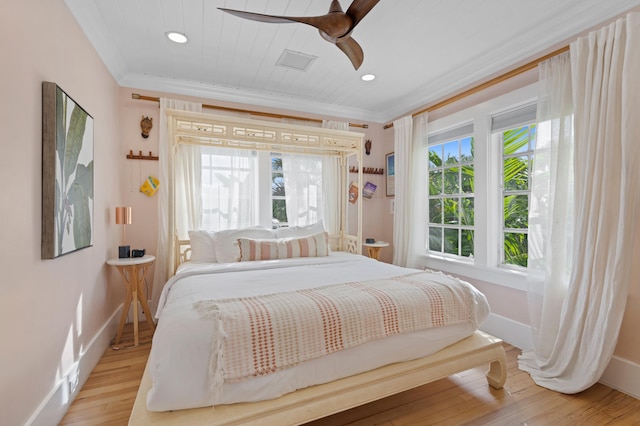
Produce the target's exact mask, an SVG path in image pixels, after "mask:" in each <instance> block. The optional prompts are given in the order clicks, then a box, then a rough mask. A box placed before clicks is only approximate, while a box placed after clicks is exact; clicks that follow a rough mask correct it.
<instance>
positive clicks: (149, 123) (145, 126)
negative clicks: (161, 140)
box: [140, 115, 153, 139]
mask: <svg viewBox="0 0 640 426" xmlns="http://www.w3.org/2000/svg"><path fill="white" fill-rule="evenodd" d="M152 127H153V118H151V117H145V116H144V115H143V116H142V120H140V129H142V133H141V134H140V135H141V136H142V137H143V138H145V139H146V138H148V137H149V132H150V131H151V128H152Z"/></svg>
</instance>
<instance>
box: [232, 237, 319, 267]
mask: <svg viewBox="0 0 640 426" xmlns="http://www.w3.org/2000/svg"><path fill="white" fill-rule="evenodd" d="M238 244H239V246H240V262H246V261H251V260H273V259H290V258H292V257H321V256H329V234H327V233H326V232H322V233H319V234H315V235H309V236H307V237H301V238H278V239H275V240H262V239H252V238H238Z"/></svg>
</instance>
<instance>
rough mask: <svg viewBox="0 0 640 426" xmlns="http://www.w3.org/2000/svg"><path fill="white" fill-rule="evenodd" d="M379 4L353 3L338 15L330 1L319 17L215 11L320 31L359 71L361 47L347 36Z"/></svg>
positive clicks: (337, 5)
mask: <svg viewBox="0 0 640 426" xmlns="http://www.w3.org/2000/svg"><path fill="white" fill-rule="evenodd" d="M378 1H380V0H354V1H353V2H352V3H351V6H349V8H348V9H347V13H344V12H343V11H342V7H341V6H340V2H339V1H338V0H332V1H331V7H330V8H329V13H327V14H326V15H321V16H308V17H305V16H302V17H295V16H274V15H263V14H260V13H252V12H244V11H241V10H233V9H225V8H222V7H219V8H218V9H220V10H222V11H224V12H227V13H230V14H232V15H235V16H238V17H240V18H245V19H251V20H252V21H258V22H266V23H270V24H290V23H294V22H298V23H302V24H307V25H311V26H312V27H315V28H317V29H318V31H320V35H321V36H322V38H323V39H325V40H327V41H328V42H330V43H333V44H335V45H336V46H338V49H340V50H342V51H343V52H344V53H345V55H347V57H348V58H349V60H350V61H351V63H352V64H353V67H354V68H355V69H358V68H360V65H362V61H363V60H364V53H363V51H362V47H360V45H359V44H358V43H357V42H356V41H355V40H354V39H353V38H352V37H351V32H352V31H353V29H354V28H355V26H356V25H358V23H359V22H360V21H361V20H362V19H363V18H364V17H365V16H366V15H367V13H369V11H371V9H373V7H374V6H375V5H376V4H377V3H378Z"/></svg>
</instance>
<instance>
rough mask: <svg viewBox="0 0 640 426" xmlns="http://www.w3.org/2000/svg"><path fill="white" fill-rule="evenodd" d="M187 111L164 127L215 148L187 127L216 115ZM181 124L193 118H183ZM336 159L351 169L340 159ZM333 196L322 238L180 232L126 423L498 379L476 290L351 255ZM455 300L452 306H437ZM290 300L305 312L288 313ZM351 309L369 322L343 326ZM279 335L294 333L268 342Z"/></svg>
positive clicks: (310, 231) (287, 411)
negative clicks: (477, 376)
mask: <svg viewBox="0 0 640 426" xmlns="http://www.w3.org/2000/svg"><path fill="white" fill-rule="evenodd" d="M191 114H192V113H182V112H175V113H170V116H172V117H173V118H174V121H173V125H171V124H170V128H172V129H173V131H176V129H187V131H188V134H184V133H183V134H182V135H180V132H179V131H176V132H175V135H174V136H175V138H174V140H176V141H183V142H184V141H194V140H195V141H196V142H197V143H203V141H205V142H204V143H206V141H215V143H220V142H219V139H220V138H221V136H220V135H219V134H218V136H216V137H212V135H211V131H210V130H209V131H208V130H205V131H204V132H205V133H204V134H200V135H196V134H197V132H199V131H200V129H203V128H205V127H206V126H203V125H202V123H208V122H209V121H215V120H216V119H215V118H209V117H206V116H205V115H202V114H200V115H198V114H193V115H191ZM176 120H177V121H176ZM189 120H191V121H192V122H194V123H196V125H185V124H184V122H185V121H189ZM225 120H227V119H225ZM179 122H181V123H182V124H180V123H179ZM226 123H228V121H226ZM213 125H214V127H215V125H219V123H218V124H215V123H214V124H213ZM233 126H236V127H237V126H248V123H245V122H243V121H242V120H239V121H238V120H236V121H234V122H233V123H232V126H231V127H233ZM273 126H274V125H273V124H271V123H270V124H268V125H267V124H265V125H264V127H265V128H268V129H271V128H273ZM283 126H284V125H283ZM250 127H251V129H252V130H251V132H250V134H251V137H250V138H249V139H251V138H253V137H255V135H256V134H258V133H260V132H256V128H258V127H260V126H259V125H258V124H256V123H255V122H251V126H250ZM284 127H285V128H286V129H285V130H289V131H291V130H292V129H293V130H294V131H295V132H294V133H295V134H296V135H297V136H296V137H295V138H294V139H300V134H301V133H302V132H304V131H305V130H303V129H301V128H297V127H296V126H291V128H289V127H287V126H284ZM298 127H299V126H298ZM194 129H195V130H194ZM207 132H208V133H207ZM314 132H317V130H314ZM276 133H277V132H275V133H274V134H276ZM320 133H321V134H322V135H323V136H322V137H323V138H325V140H327V141H329V143H328V147H327V148H326V149H325V150H324V151H323V150H322V149H320V150H319V152H322V153H325V154H326V153H327V152H329V153H331V155H336V154H339V155H346V154H355V156H356V160H357V161H358V162H359V161H360V159H361V154H362V149H361V139H362V138H361V137H360V142H358V141H356V142H353V140H349V141H347V142H346V143H345V144H344V145H340V137H341V136H345V135H343V133H349V132H336V133H333V134H330V133H325V134H323V133H322V131H321V132H320ZM233 134H249V132H246V131H244V132H242V131H241V132H238V131H237V130H234V131H233ZM283 134H287V132H283ZM289 134H291V133H289ZM194 135H196V136H194ZM276 139H277V137H276ZM302 139H303V140H309V138H306V139H305V138H304V137H303V138H302ZM321 139H322V138H321ZM278 141H280V142H282V140H281V139H277V140H276V141H275V142H278ZM244 142H245V143H247V144H248V145H250V146H254V147H255V146H256V145H251V143H250V142H251V141H250V140H245V141H244ZM254 142H255V141H254ZM263 142H264V141H263ZM340 146H343V148H338V149H336V147H340ZM276 148H280V149H282V145H278V146H277V147H276ZM267 149H274V146H269V147H268V148H267ZM288 149H292V150H295V144H293V145H291V147H290V148H288ZM314 149H315V150H318V148H317V147H316V148H314ZM303 150H306V152H308V151H309V148H308V145H307V146H306V147H305V148H303ZM342 164H344V166H345V169H346V166H347V161H343V162H342ZM343 176H345V179H348V176H346V175H343ZM361 178H362V176H361V174H360V173H359V181H361ZM345 183H346V180H345V181H344V182H343V184H342V187H343V189H345V188H346V185H345ZM339 196H340V197H341V200H342V207H341V211H342V218H341V225H340V230H339V232H333V233H328V232H326V230H325V229H324V228H323V227H322V224H321V223H320V224H314V225H310V226H308V227H298V228H296V229H294V228H293V227H292V229H289V230H283V231H282V232H284V233H285V234H283V235H278V233H277V232H278V231H273V230H270V229H257V228H252V229H245V230H227V231H221V232H220V233H209V236H210V237H211V241H209V240H208V239H207V234H206V232H204V231H192V232H190V234H189V237H190V240H189V241H186V240H183V239H182V240H181V239H180V238H178V239H177V241H176V243H175V247H174V252H175V254H176V255H175V260H174V262H173V264H172V267H174V268H175V271H176V273H175V275H174V276H173V277H172V278H171V279H170V280H169V281H168V282H167V284H166V285H165V287H164V288H163V291H162V295H161V299H160V305H159V308H158V312H157V317H158V326H157V329H156V332H155V335H154V340H153V346H152V352H151V355H150V358H149V361H148V363H147V366H146V369H145V373H144V377H143V380H142V383H141V386H140V389H139V392H138V395H137V398H136V401H135V405H134V409H133V412H132V414H131V418H130V424H133V425H142V424H154V425H155V424H283V425H284V424H301V423H304V422H307V421H311V420H314V419H317V418H320V417H324V416H327V415H330V414H333V413H336V412H339V411H342V410H346V409H348V408H351V407H354V406H357V405H361V404H364V403H367V402H370V401H373V400H376V399H379V398H383V397H385V396H388V395H391V394H394V393H397V392H401V391H404V390H407V389H410V388H413V387H416V386H419V385H422V384H424V383H428V382H430V381H433V380H437V379H440V378H443V377H446V376H448V375H451V374H454V373H456V372H460V371H463V370H466V369H470V368H474V367H477V366H481V365H486V364H488V365H489V372H488V373H487V380H488V383H489V385H491V386H493V387H495V388H501V387H502V386H503V384H504V382H505V380H506V358H505V353H504V349H503V348H502V342H501V341H500V340H499V339H497V338H495V337H493V336H490V335H488V334H486V333H483V332H481V331H478V327H479V325H480V324H481V323H482V321H483V320H484V319H485V318H486V316H487V315H488V313H489V307H488V304H487V302H486V299H485V298H484V296H483V295H482V294H481V293H480V292H478V291H477V290H476V289H475V288H473V287H472V286H471V285H469V284H467V283H464V282H462V281H460V280H458V279H455V278H452V277H449V276H446V275H444V274H442V273H438V272H432V271H422V270H417V269H409V268H401V267H398V266H394V265H389V264H385V263H382V262H378V261H375V260H373V259H369V258H367V257H364V256H362V255H360V254H358V253H360V251H361V241H362V238H361V225H360V221H359V220H358V226H357V231H356V232H355V234H354V235H351V234H349V233H348V232H346V217H345V216H346V214H345V211H346V206H345V204H346V200H347V197H346V190H345V191H344V192H340V193H339ZM358 204H359V207H358V213H357V214H358V219H359V218H360V216H361V214H362V213H361V204H362V203H358ZM172 231H174V230H173V229H172ZM203 232H204V234H203ZM203 241H205V244H214V246H215V249H216V252H217V255H218V257H217V259H215V260H214V261H206V259H205V261H196V262H194V261H188V260H189V259H190V258H193V257H194V255H195V257H196V260H202V259H201V256H200V255H199V252H200V251H201V250H200V249H199V248H198V244H202V243H203ZM185 247H187V248H186V249H185ZM292 247H293V248H292ZM221 254H222V255H221ZM434 292H435V302H434ZM423 294H425V295H427V296H425V298H424V300H422V299H423V296H422V295H423ZM336 295H337V296H336ZM396 298H397V299H396ZM454 299H455V300H457V302H456V303H458V304H456V305H452V306H455V307H454V308H453V309H449V308H446V309H445V308H444V307H445V306H449V305H450V303H451V304H452V303H454V302H453V300H454ZM301 301H304V302H301ZM409 301H411V302H409ZM413 301H415V306H413V307H412V308H411V309H413V310H411V311H409V310H408V309H409V308H408V307H407V306H408V305H411V304H413ZM304 303H309V304H308V305H304ZM293 306H296V307H298V306H306V307H305V308H300V309H298V308H296V310H299V311H301V312H295V313H294V312H292V311H291V309H292V307H293ZM376 307H377V308H376ZM359 309H364V310H362V311H360V310H359ZM367 309H368V310H367ZM378 311H380V312H381V313H380V312H378ZM244 312H246V313H247V315H244V314H242V313H244ZM399 313H400V314H399ZM296 315H298V316H296ZM249 317H250V318H251V319H250V320H247V318H249ZM312 317H313V318H316V317H317V318H319V320H320V321H315V322H313V321H311V320H310V319H309V318H312ZM353 317H361V318H364V319H365V321H364V322H363V323H360V325H357V326H355V325H346V324H347V323H348V324H351V323H350V322H347V321H352V318H353ZM264 318H268V321H266V323H268V326H265V320H264ZM390 318H393V319H392V320H391V319H390ZM399 318H402V319H401V320H400V319H399ZM416 318H421V320H417V319H416ZM234 321H235V322H234ZM336 324H338V325H336ZM362 324H364V325H362ZM256 327H257V328H259V330H258V331H256ZM296 327H297V328H296ZM336 327H337V328H338V329H339V331H336ZM292 329H295V330H296V331H295V332H290V331H282V330H292ZM347 329H348V330H349V333H347V332H346V331H345V330H347ZM233 330H235V331H233ZM276 334H283V335H289V334H291V335H294V337H293V338H292V339H291V340H290V341H289V340H288V341H287V343H285V344H283V345H280V344H278V345H280V346H278V347H277V348H275V346H274V345H275V343H274V342H275V341H276V340H278V339H279V338H277V337H274V335H276ZM222 336H224V338H222ZM256 336H259V337H256ZM265 336H268V338H267V337H265ZM338 340H339V342H338ZM247 342H248V343H247ZM256 342H257V343H256ZM318 342H321V343H318ZM292 348H293V349H292ZM265 354H266V355H265ZM265 359H266V360H265ZM234 374H235V375H234ZM212 406H213V407H214V408H213V409H212V408H211V407H212Z"/></svg>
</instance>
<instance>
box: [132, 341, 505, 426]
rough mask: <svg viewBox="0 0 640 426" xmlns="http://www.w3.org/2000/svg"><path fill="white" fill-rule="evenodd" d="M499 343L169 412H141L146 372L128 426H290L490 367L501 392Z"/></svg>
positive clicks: (468, 345) (464, 345) (460, 346)
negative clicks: (259, 397)
mask: <svg viewBox="0 0 640 426" xmlns="http://www.w3.org/2000/svg"><path fill="white" fill-rule="evenodd" d="M506 362H507V361H506V355H505V352H504V348H503V347H502V340H500V339H498V338H496V337H493V336H491V335H489V334H487V333H484V332H482V331H476V332H475V333H474V334H473V335H472V336H470V337H467V338H466V339H464V340H461V341H460V342H458V343H455V344H453V345H451V346H449V347H447V348H444V349H443V350H441V351H439V352H437V353H435V354H433V355H430V356H428V357H424V358H419V359H416V360H413V361H407V362H400V363H396V364H390V365H387V366H384V367H380V368H377V369H375V370H371V371H367V372H364V373H360V374H356V375H354V376H350V377H345V378H343V379H339V380H336V381H333V382H329V383H325V384H321V385H316V386H311V387H308V388H305V389H300V390H298V391H295V392H292V393H289V394H287V395H284V396H281V397H280V398H276V399H272V400H268V401H259V402H245V403H238V404H229V405H217V406H216V407H215V410H213V409H212V408H211V407H204V408H197V409H191V410H179V411H171V412H151V411H148V410H147V408H146V396H147V392H148V391H149V389H150V388H151V379H150V378H149V373H148V371H147V369H146V368H145V372H144V376H143V378H142V383H141V384H140V389H139V390H138V395H137V397H136V401H135V404H134V407H133V411H132V413H131V417H130V419H129V424H130V425H154V426H155V425H187V424H194V425H199V424H203V425H204V424H206V425H240V424H242V425H251V424H256V425H257V424H260V425H264V424H277V425H295V424H301V423H305V422H309V421H311V420H315V419H319V418H322V417H326V416H329V415H331V414H334V413H338V412H340V411H344V410H348V409H349V408H353V407H357V406H359V405H363V404H366V403H368V402H371V401H375V400H377V399H381V398H384V397H387V396H390V395H394V394H396V393H399V392H403V391H405V390H408V389H412V388H415V387H417V386H421V385H424V384H426V383H430V382H433V381H436V380H439V379H442V378H444V377H447V376H450V375H452V374H455V373H459V372H461V371H465V370H468V369H471V368H475V367H479V366H482V365H484V364H487V363H489V364H490V368H489V371H488V372H487V381H488V383H489V385H491V386H492V387H494V388H496V389H500V388H502V386H503V385H504V382H505V380H506V378H507V367H506Z"/></svg>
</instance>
